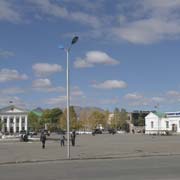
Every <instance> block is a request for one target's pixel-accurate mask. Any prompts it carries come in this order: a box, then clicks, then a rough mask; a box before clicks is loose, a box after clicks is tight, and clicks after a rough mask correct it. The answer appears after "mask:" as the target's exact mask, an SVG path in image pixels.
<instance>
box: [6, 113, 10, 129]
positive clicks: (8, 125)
mask: <svg viewBox="0 0 180 180" xmlns="http://www.w3.org/2000/svg"><path fill="white" fill-rule="evenodd" d="M6 127H7V132H10V120H9V116H7V123H6Z"/></svg>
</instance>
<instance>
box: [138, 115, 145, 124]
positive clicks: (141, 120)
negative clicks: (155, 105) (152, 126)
mask: <svg viewBox="0 0 180 180" xmlns="http://www.w3.org/2000/svg"><path fill="white" fill-rule="evenodd" d="M144 125H145V121H144V116H143V114H142V112H140V114H139V117H138V126H144Z"/></svg>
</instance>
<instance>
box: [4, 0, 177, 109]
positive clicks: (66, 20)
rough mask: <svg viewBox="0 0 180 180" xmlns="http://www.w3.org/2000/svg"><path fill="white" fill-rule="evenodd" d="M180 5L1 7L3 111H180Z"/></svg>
mask: <svg viewBox="0 0 180 180" xmlns="http://www.w3.org/2000/svg"><path fill="white" fill-rule="evenodd" d="M179 10H180V0H171V1H170V0H126V1H124V0H113V1H109V0H98V1H96V0H0V107H5V106H8V105H9V102H10V101H13V103H14V104H15V105H17V106H20V107H25V108H27V109H33V108H36V107H42V108H55V107H59V108H64V107H65V106H66V52H65V51H64V50H62V49H60V48H58V47H59V46H60V45H62V46H64V47H65V48H68V47H69V46H70V44H71V40H72V38H73V37H74V36H78V37H79V40H78V42H77V43H76V44H74V45H73V46H72V48H71V50H70V54H69V67H70V95H71V98H70V99H71V100H70V102H71V105H76V106H82V107H91V106H93V107H94V106H95V107H100V108H103V109H105V110H110V111H113V110H114V108H115V107H118V108H120V109H121V108H125V109H126V110H127V111H134V110H158V111H179V110H180V106H179V105H180V81H179V77H180V76H179V75H180V71H179V67H180V61H179V54H180V50H179V47H180V11H179Z"/></svg>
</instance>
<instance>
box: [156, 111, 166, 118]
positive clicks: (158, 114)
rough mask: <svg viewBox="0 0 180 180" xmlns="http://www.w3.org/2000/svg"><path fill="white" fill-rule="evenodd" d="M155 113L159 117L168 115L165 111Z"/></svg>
mask: <svg viewBox="0 0 180 180" xmlns="http://www.w3.org/2000/svg"><path fill="white" fill-rule="evenodd" d="M154 114H155V115H156V116H158V117H159V118H165V117H166V114H165V113H163V112H154Z"/></svg>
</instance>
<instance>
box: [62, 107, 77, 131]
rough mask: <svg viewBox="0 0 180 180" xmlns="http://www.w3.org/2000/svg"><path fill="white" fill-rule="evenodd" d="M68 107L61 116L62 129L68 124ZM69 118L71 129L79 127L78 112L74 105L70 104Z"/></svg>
mask: <svg viewBox="0 0 180 180" xmlns="http://www.w3.org/2000/svg"><path fill="white" fill-rule="evenodd" d="M66 114H67V109H65V110H64V112H63V114H62V116H61V118H60V128H61V129H66V126H67V118H66V117H67V115H66ZM69 119H70V130H72V129H77V128H78V124H77V122H78V121H77V115H76V112H75V110H74V107H73V106H70V108H69Z"/></svg>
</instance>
